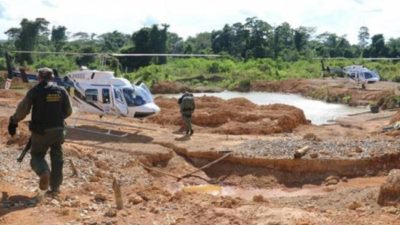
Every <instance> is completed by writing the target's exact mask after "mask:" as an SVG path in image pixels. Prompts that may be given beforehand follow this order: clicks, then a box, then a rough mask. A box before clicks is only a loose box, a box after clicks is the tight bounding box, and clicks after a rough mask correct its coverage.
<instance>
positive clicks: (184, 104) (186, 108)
mask: <svg viewBox="0 0 400 225" xmlns="http://www.w3.org/2000/svg"><path fill="white" fill-rule="evenodd" d="M178 104H179V106H180V111H181V115H182V119H183V123H184V125H185V129H186V135H190V136H192V135H193V129H192V114H193V112H194V110H195V109H196V105H195V103H194V96H193V94H192V93H189V92H187V91H186V92H185V93H184V94H183V95H182V96H181V97H180V98H179V99H178Z"/></svg>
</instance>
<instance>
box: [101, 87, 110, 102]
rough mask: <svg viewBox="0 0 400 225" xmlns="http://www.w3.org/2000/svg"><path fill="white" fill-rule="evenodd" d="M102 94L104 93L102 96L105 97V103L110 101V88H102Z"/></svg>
mask: <svg viewBox="0 0 400 225" xmlns="http://www.w3.org/2000/svg"><path fill="white" fill-rule="evenodd" d="M101 94H102V97H103V103H105V104H108V103H110V89H108V88H103V89H102V90H101Z"/></svg>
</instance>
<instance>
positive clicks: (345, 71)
mask: <svg viewBox="0 0 400 225" xmlns="http://www.w3.org/2000/svg"><path fill="white" fill-rule="evenodd" d="M339 59H341V58H339ZM363 60H383V59H363ZM385 60H387V59H385ZM321 66H322V76H323V77H325V76H334V77H347V78H349V79H350V80H351V81H355V82H357V84H361V86H362V88H365V84H367V83H375V82H378V81H379V80H380V76H379V74H378V72H376V71H372V70H370V69H368V68H366V67H364V66H362V65H350V66H345V67H329V66H326V67H325V65H324V59H321Z"/></svg>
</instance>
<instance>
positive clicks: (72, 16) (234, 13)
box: [0, 0, 400, 44]
mask: <svg viewBox="0 0 400 225" xmlns="http://www.w3.org/2000/svg"><path fill="white" fill-rule="evenodd" d="M399 5H400V2H399V3H398V1H396V0H279V1H277V0H0V39H6V38H7V36H6V35H5V34H4V32H5V31H7V30H8V29H9V28H11V27H19V23H20V22H21V20H22V19H23V18H27V19H29V20H35V18H38V17H42V18H45V19H46V20H47V21H49V22H50V25H49V28H51V27H52V26H60V25H62V26H65V27H67V31H69V32H71V33H75V32H87V33H96V34H102V33H106V32H112V31H114V30H117V31H120V32H123V33H127V34H132V33H133V32H134V31H137V30H139V29H140V28H142V27H144V26H150V25H152V24H164V23H166V24H169V25H170V27H169V31H170V32H174V33H177V34H178V35H179V36H181V37H183V38H187V37H189V36H195V35H196V34H197V33H200V32H211V31H212V30H219V29H222V27H223V26H224V25H225V24H230V25H231V24H233V23H236V22H241V23H244V22H245V19H246V18H248V17H257V18H259V19H261V20H263V21H266V22H268V23H269V24H271V25H273V26H278V25H279V24H281V23H283V22H288V23H289V24H290V25H291V26H292V27H293V28H296V27H299V26H307V27H315V28H316V34H320V33H323V32H332V33H336V34H337V35H339V36H342V35H346V37H347V39H348V40H349V41H350V42H351V43H353V44H356V43H357V42H358V39H357V35H358V31H359V28H360V27H361V26H367V27H368V28H369V32H370V35H371V37H372V36H373V35H374V34H378V33H382V34H384V36H385V38H386V39H389V38H397V37H400V26H399V25H398V24H397V23H398V22H399V19H400V14H399V12H398V8H399Z"/></svg>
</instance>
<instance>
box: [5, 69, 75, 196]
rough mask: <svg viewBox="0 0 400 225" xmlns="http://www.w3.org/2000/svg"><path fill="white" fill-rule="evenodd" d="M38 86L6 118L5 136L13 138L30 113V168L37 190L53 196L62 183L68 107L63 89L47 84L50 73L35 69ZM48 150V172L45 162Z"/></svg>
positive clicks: (49, 70)
mask: <svg viewBox="0 0 400 225" xmlns="http://www.w3.org/2000/svg"><path fill="white" fill-rule="evenodd" d="M38 72H39V74H38V82H39V83H38V84H37V85H36V86H34V87H33V88H32V89H31V90H29V91H28V93H27V94H26V96H25V98H24V99H23V100H22V101H21V102H20V103H19V104H18V107H17V110H16V111H15V114H14V115H12V116H11V117H10V121H9V125H8V132H9V134H10V135H11V136H14V135H15V133H16V129H17V126H18V122H19V121H21V120H23V119H24V118H25V117H26V116H27V115H28V114H29V112H30V111H31V109H32V119H31V122H30V123H29V130H30V131H31V132H32V136H31V141H32V147H31V156H32V158H31V167H32V169H33V170H34V171H35V173H36V174H37V175H38V176H39V177H40V181H39V188H40V189H41V190H48V188H49V184H50V193H53V194H57V193H58V192H59V191H60V185H61V183H62V180H63V172H62V171H63V164H64V160H63V152H62V144H63V143H64V137H65V123H64V119H65V118H67V117H68V116H70V115H71V114H72V107H71V103H70V101H69V98H68V95H67V92H66V91H65V89H63V88H61V87H59V86H57V84H55V83H53V82H51V81H52V79H53V72H52V70H51V69H49V68H42V69H39V71H38ZM49 148H50V159H51V170H50V169H49V166H48V164H47V162H46V160H45V156H46V153H47V150H48V149H49Z"/></svg>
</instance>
